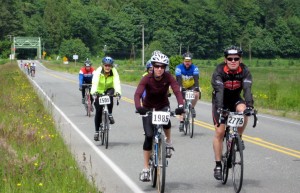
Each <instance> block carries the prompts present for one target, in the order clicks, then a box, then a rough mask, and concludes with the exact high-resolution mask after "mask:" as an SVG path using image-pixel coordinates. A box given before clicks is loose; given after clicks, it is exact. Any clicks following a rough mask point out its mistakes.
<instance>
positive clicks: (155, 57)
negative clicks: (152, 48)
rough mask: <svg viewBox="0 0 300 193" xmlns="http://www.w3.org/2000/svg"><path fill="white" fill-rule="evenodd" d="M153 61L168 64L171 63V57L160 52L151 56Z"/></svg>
mask: <svg viewBox="0 0 300 193" xmlns="http://www.w3.org/2000/svg"><path fill="white" fill-rule="evenodd" d="M151 63H152V64H153V63H161V64H164V65H166V66H168V65H169V58H168V56H166V55H164V54H162V53H161V52H160V53H155V54H154V55H153V56H152V57H151Z"/></svg>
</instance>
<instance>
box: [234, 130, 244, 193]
mask: <svg viewBox="0 0 300 193" xmlns="http://www.w3.org/2000/svg"><path fill="white" fill-rule="evenodd" d="M232 145H233V147H232V148H231V149H232V151H231V157H232V158H231V159H232V181H233V187H234V190H235V192H240V191H241V188H242V185H243V172H244V171H243V170H244V160H243V149H242V142H241V138H240V136H239V135H237V136H236V138H234V139H233V143H232Z"/></svg>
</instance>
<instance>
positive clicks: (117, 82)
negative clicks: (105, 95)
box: [112, 68, 122, 94]
mask: <svg viewBox="0 0 300 193" xmlns="http://www.w3.org/2000/svg"><path fill="white" fill-rule="evenodd" d="M112 71H113V75H114V89H115V93H119V94H122V93H121V82H120V76H119V73H118V71H117V69H115V68H112Z"/></svg>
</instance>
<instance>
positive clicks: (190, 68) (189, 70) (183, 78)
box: [175, 52, 201, 132]
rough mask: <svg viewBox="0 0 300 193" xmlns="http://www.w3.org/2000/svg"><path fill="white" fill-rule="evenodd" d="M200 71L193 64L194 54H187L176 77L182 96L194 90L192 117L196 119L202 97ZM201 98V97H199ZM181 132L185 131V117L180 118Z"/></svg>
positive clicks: (176, 72)
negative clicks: (197, 106)
mask: <svg viewBox="0 0 300 193" xmlns="http://www.w3.org/2000/svg"><path fill="white" fill-rule="evenodd" d="M199 74H200V73H199V69H198V67H197V66H196V65H195V64H193V63H192V54H191V53H189V52H187V53H185V54H184V55H183V63H181V64H179V65H177V66H176V69H175V75H176V80H177V82H178V84H179V85H180V87H181V91H182V96H183V97H185V96H184V92H185V91H186V90H194V94H195V99H194V100H193V101H192V116H193V117H194V118H195V117H196V111H195V109H194V107H195V105H196V103H197V101H198V99H199V98H200V97H201V92H200V88H199ZM199 96H200V97H199ZM179 131H180V132H182V131H183V115H181V116H180V123H179Z"/></svg>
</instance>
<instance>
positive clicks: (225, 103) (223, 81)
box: [211, 46, 254, 180]
mask: <svg viewBox="0 0 300 193" xmlns="http://www.w3.org/2000/svg"><path fill="white" fill-rule="evenodd" d="M242 54H243V51H242V50H241V49H240V48H239V47H236V46H230V47H228V48H227V49H225V51H224V56H225V58H224V62H222V63H221V64H219V65H218V66H217V67H216V69H215V71H214V73H213V75H212V79H211V84H212V87H213V93H212V115H213V122H214V125H215V135H214V138H213V149H214V154H215V161H216V167H215V168H214V177H215V178H216V179H217V180H221V179H222V172H221V171H222V165H221V154H222V141H223V137H224V133H225V125H224V124H225V121H226V118H224V117H223V116H222V117H221V122H220V123H219V116H220V113H222V111H223V109H229V110H230V111H237V112H245V111H246V112H245V113H246V114H247V112H248V114H249V113H250V111H251V110H252V109H253V103H254V101H253V97H252V92H251V86H252V76H251V73H250V71H249V69H248V68H247V66H246V65H245V64H243V63H242ZM242 91H243V94H244V99H243V98H242V97H241V92H242ZM247 121H248V120H247V117H245V122H244V125H243V127H241V128H238V133H239V134H240V136H241V138H242V134H243V132H244V129H245V127H246V125H247ZM242 146H243V149H244V148H245V146H244V142H243V141H242Z"/></svg>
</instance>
